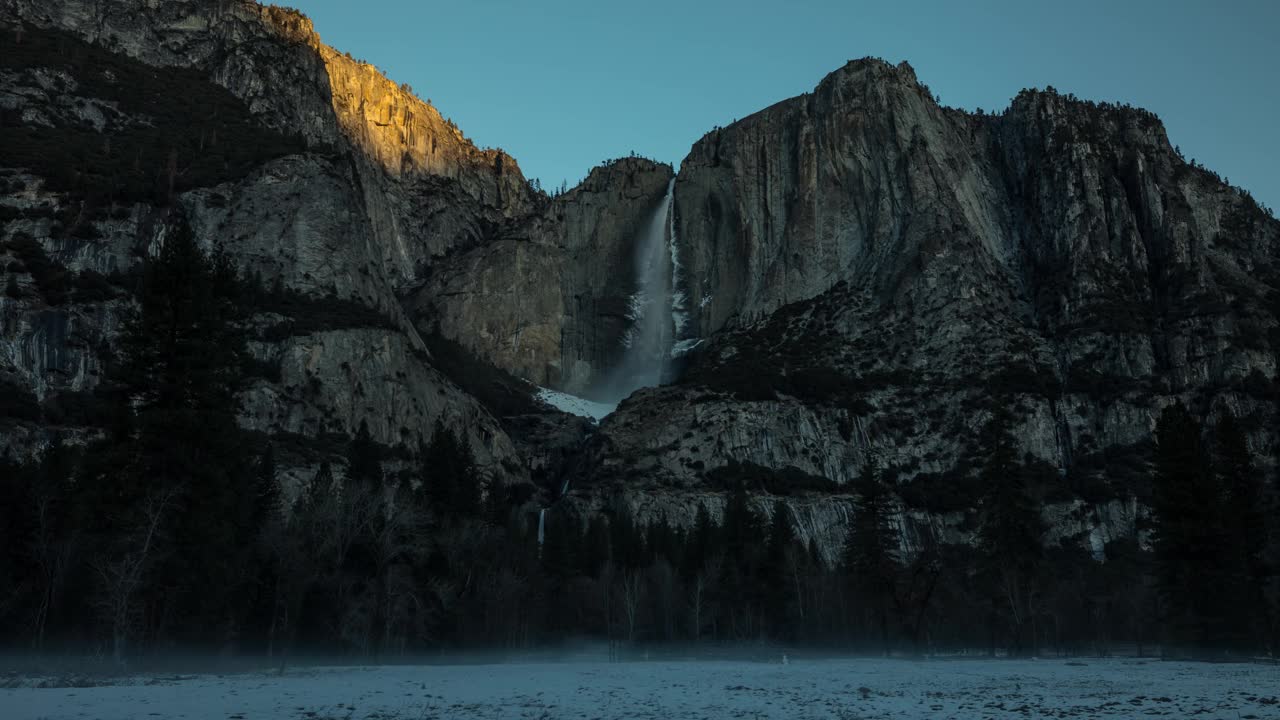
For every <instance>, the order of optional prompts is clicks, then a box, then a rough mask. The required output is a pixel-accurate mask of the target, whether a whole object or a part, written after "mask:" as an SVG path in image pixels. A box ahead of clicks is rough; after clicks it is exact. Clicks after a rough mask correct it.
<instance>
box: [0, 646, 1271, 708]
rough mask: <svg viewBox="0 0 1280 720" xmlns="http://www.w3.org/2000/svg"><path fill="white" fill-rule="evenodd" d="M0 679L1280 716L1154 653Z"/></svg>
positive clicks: (175, 698)
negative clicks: (1139, 656)
mask: <svg viewBox="0 0 1280 720" xmlns="http://www.w3.org/2000/svg"><path fill="white" fill-rule="evenodd" d="M31 682H32V681H31V680H29V679H28V680H25V681H20V680H17V679H16V678H12V677H11V678H9V679H8V684H9V685H19V687H9V688H7V689H0V717H3V718H5V720H37V719H47V720H55V719H59V718H92V719H98V720H125V719H129V720H132V719H133V718H148V717H160V718H186V719H187V720H215V719H216V720H228V719H230V720H254V719H257V718H298V719H301V720H328V719H330V718H333V719H342V720H364V719H368V720H418V719H422V720H427V719H431V718H438V719H440V720H445V719H448V720H455V719H456V720H472V719H475V720H481V719H483V720H505V719H507V718H531V719H546V720H555V719H560V718H565V719H569V718H575V719H576V718H581V719H588V720H589V719H594V718H599V719H601V720H605V719H608V718H653V719H655V720H657V719H664V720H665V719H667V718H689V719H693V718H699V719H701V718H708V719H717V718H747V719H753V718H833V719H836V720H845V719H850V720H851V719H853V718H859V719H864V718H865V719H871V718H1004V717H1019V718H1021V717H1051V718H1149V717H1153V716H1156V717H1158V716H1164V717H1171V718H1188V717H1197V718H1231V719H1232V720H1236V719H1237V718H1280V666H1275V665H1256V664H1255V665H1250V664H1203V663H1181V662H1160V661H1157V660H1145V661H1144V660H1131V659H1130V660H1096V659H1088V660H1072V661H1068V660H986V659H982V660H978V659H964V660H929V661H911V660H880V659H823V660H792V661H791V662H789V663H787V664H782V663H781V662H777V661H775V662H748V661H698V662H692V661H690V662H679V661H660V662H630V663H608V662H583V661H574V662H548V663H528V664H521V663H499V664H478V665H417V666H384V667H345V668H341V667H324V668H307V669H295V670H290V671H289V672H287V673H286V674H285V675H283V676H277V675H275V674H273V673H238V674H228V675H183V676H171V677H160V676H151V677H133V678H128V679H122V680H118V681H115V682H114V683H113V684H109V685H103V686H98V687H49V688H40V687H23V686H21V685H30V684H31Z"/></svg>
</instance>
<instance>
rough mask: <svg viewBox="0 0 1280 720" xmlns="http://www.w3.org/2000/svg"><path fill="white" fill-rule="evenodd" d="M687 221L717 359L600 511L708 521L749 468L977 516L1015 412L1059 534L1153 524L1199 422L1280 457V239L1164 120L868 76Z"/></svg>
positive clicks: (732, 175)
mask: <svg viewBox="0 0 1280 720" xmlns="http://www.w3.org/2000/svg"><path fill="white" fill-rule="evenodd" d="M676 213H677V228H678V229H677V234H678V236H679V239H680V250H681V259H682V262H683V265H684V271H685V279H686V283H687V287H685V288H684V291H685V292H686V294H687V295H688V297H689V300H690V302H689V303H688V308H689V311H690V313H691V316H692V325H693V326H694V327H695V328H696V331H697V333H699V334H700V335H701V336H702V338H703V340H704V341H703V343H702V344H701V345H700V346H699V347H698V349H697V350H696V351H695V352H694V353H693V354H692V355H691V356H690V358H689V366H688V369H687V370H686V372H685V375H684V377H683V378H682V380H681V381H680V382H679V383H677V384H676V385H675V386H671V387H664V388H658V389H652V390H648V391H643V392H641V393H638V394H637V395H636V396H633V398H632V399H631V400H630V401H628V402H626V403H624V404H623V405H622V406H621V407H620V409H619V411H618V413H616V414H615V415H614V416H611V417H610V418H609V419H608V420H607V421H606V422H605V423H604V425H603V427H602V430H601V432H600V434H599V436H598V437H597V438H596V439H595V440H594V442H593V449H592V450H591V451H590V452H589V453H588V454H589V455H590V457H589V459H584V461H583V466H582V468H581V470H580V473H579V478H580V480H579V482H578V484H577V487H578V488H579V492H582V493H588V494H589V493H591V492H595V493H597V494H598V495H600V496H601V497H614V496H615V495H618V494H621V495H623V496H626V497H629V498H631V500H630V502H632V503H634V504H635V505H636V506H637V511H638V512H640V513H641V514H642V515H648V516H653V517H657V516H659V515H663V514H665V515H668V516H672V517H687V516H688V515H689V512H688V511H687V509H686V508H687V506H688V505H689V503H690V502H691V500H690V499H689V497H688V496H689V494H690V493H694V494H695V495H696V493H698V492H700V491H705V490H706V488H707V487H708V482H709V478H711V477H712V476H713V475H714V473H715V471H716V470H717V468H724V467H726V466H728V465H729V464H730V463H731V462H739V463H741V462H746V463H751V464H754V465H757V466H760V467H762V468H767V469H770V470H771V471H773V472H777V473H786V472H791V471H798V472H800V473H803V474H804V475H806V476H812V477H817V478H824V479H826V480H829V481H832V482H833V483H834V484H835V486H836V487H839V486H840V485H843V484H845V483H847V482H848V481H849V480H850V479H851V478H852V477H853V476H854V475H855V474H856V473H857V471H858V470H859V469H860V468H861V466H862V464H863V463H864V461H865V459H866V457H867V456H868V455H869V454H870V453H875V454H876V455H878V456H879V457H880V458H881V460H882V461H883V462H885V463H886V464H888V465H889V466H890V467H891V468H893V469H894V470H895V472H896V473H897V476H898V482H899V490H900V494H901V496H902V498H903V501H904V506H905V508H906V509H907V510H925V511H933V512H935V514H936V513H939V512H941V511H942V510H944V509H948V508H946V507H944V505H946V503H943V502H942V501H941V500H940V498H942V497H945V496H948V495H951V494H954V493H955V492H956V491H957V489H961V488H967V489H962V490H960V494H961V495H962V496H966V497H967V498H968V500H969V502H970V504H971V503H972V502H973V501H974V500H975V499H976V497H977V493H978V491H979V490H980V488H975V487H974V486H973V484H972V483H973V476H974V471H975V470H976V468H977V466H978V465H979V464H980V463H981V457H980V455H979V451H978V448H977V446H976V436H977V430H978V428H980V427H981V426H982V424H983V423H984V422H985V419H986V417H987V416H988V413H987V411H988V408H989V404H990V402H991V399H992V398H993V397H994V396H1006V397H1008V398H1010V400H1011V402H1014V403H1016V405H1017V406H1018V409H1019V413H1018V414H1019V418H1020V420H1019V427H1018V431H1017V435H1018V437H1019V439H1020V442H1021V444H1022V446H1023V450H1024V451H1025V452H1026V453H1028V454H1029V457H1030V458H1031V459H1032V461H1033V462H1034V463H1036V464H1037V466H1038V467H1041V468H1043V470H1044V477H1045V481H1044V482H1043V483H1042V487H1039V488H1038V489H1037V492H1040V493H1041V494H1042V499H1043V500H1044V502H1045V503H1046V508H1047V509H1046V513H1047V514H1050V515H1054V516H1055V517H1057V516H1059V515H1061V516H1064V517H1065V513H1066V512H1067V510H1066V509H1067V508H1070V507H1072V506H1073V504H1074V503H1079V502H1080V501H1081V498H1082V497H1088V498H1089V500H1090V506H1091V507H1093V506H1095V505H1096V504H1097V503H1102V504H1105V503H1110V502H1116V503H1120V504H1121V505H1125V506H1126V507H1127V505H1126V503H1128V502H1130V501H1131V500H1132V499H1133V497H1134V494H1135V493H1138V494H1140V493H1141V487H1142V483H1143V481H1144V478H1145V470H1144V469H1143V468H1144V467H1145V462H1146V458H1147V456H1148V454H1149V451H1150V443H1151V430H1152V427H1153V425H1154V421H1155V417H1156V416H1157V415H1158V413H1159V411H1160V410H1161V408H1163V407H1164V406H1166V405H1167V404H1169V403H1172V402H1174V401H1175V400H1181V401H1184V402H1188V403H1190V404H1191V405H1192V406H1193V407H1195V408H1196V410H1197V412H1199V413H1201V414H1202V415H1204V416H1206V417H1208V418H1213V417H1216V416H1217V415H1219V414H1220V413H1221V412H1222V411H1226V410H1229V411H1231V412H1232V413H1233V414H1235V415H1236V416H1237V417H1244V418H1246V423H1248V424H1249V425H1250V426H1251V427H1254V428H1258V431H1257V432H1255V434H1254V436H1253V438H1252V442H1253V444H1254V446H1255V448H1256V450H1257V451H1259V455H1262V456H1268V455H1269V452H1265V451H1267V450H1268V449H1269V442H1270V441H1269V439H1268V438H1269V436H1268V435H1267V434H1266V433H1265V432H1263V431H1262V430H1261V428H1262V423H1263V421H1264V420H1265V419H1266V418H1267V417H1268V416H1269V413H1271V412H1272V411H1273V410H1272V407H1273V405H1272V397H1271V395H1270V393H1271V387H1272V383H1271V378H1272V377H1273V376H1274V374H1275V371H1276V367H1275V360H1274V345H1273V340H1272V339H1271V338H1272V337H1274V330H1275V328H1276V327H1277V318H1276V315H1275V310H1274V306H1273V304H1272V303H1271V301H1270V298H1271V297H1272V293H1273V292H1274V290H1275V289H1276V288H1277V287H1278V286H1280V276H1277V274H1276V269H1277V267H1276V265H1275V258H1276V255H1277V249H1278V248H1277V242H1280V223H1277V222H1276V221H1275V220H1274V218H1272V217H1270V216H1269V214H1268V213H1267V212H1265V211H1263V210H1262V209H1261V208H1259V206H1258V205H1257V204H1256V203H1254V202H1253V201H1252V199H1251V198H1249V197H1248V196H1247V194H1244V193H1242V192H1241V191H1240V190H1238V189H1235V188H1231V187H1228V186H1227V185H1225V184H1224V183H1223V182H1222V181H1221V180H1220V179H1218V178H1217V177H1216V176H1214V175H1212V174H1211V173H1209V172H1207V171H1205V170H1204V169H1202V168H1199V167H1197V166H1195V165H1194V164H1191V163H1188V162H1186V161H1185V160H1184V159H1183V158H1182V157H1181V156H1180V155H1179V154H1178V153H1177V151H1176V150H1175V149H1174V148H1173V147H1172V146H1171V145H1170V144H1169V141H1168V139H1167V138H1166V136H1165V132H1164V129H1163V127H1162V125H1161V124H1160V123H1159V121H1158V120H1157V119H1156V118H1155V117H1154V116H1153V115H1151V114H1150V113H1147V112H1144V111H1141V110H1137V109H1133V108H1128V107H1120V106H1111V105H1097V104H1094V103H1088V102H1083V101H1080V100H1077V99H1075V98H1073V97H1068V96H1063V95H1060V94H1058V93H1056V92H1053V91H1045V92H1033V91H1024V92H1023V93H1022V94H1020V95H1019V96H1018V97H1017V98H1016V99H1015V100H1014V101H1013V103H1012V105H1011V106H1010V108H1009V109H1008V110H1006V111H1005V112H1004V113H1002V114H999V115H974V114H969V113H964V112H960V111H956V110H952V109H948V108H943V107H940V106H939V105H938V104H937V103H936V102H935V101H934V100H933V98H932V95H931V93H930V92H929V90H928V89H927V88H926V87H924V86H923V85H921V84H920V83H919V82H918V80H917V79H916V77H915V75H914V72H913V71H912V70H911V69H910V68H909V67H908V66H906V65H905V64H904V65H900V66H897V67H894V66H891V65H888V64H886V63H883V62H880V61H876V60H864V61H856V62H852V63H850V64H849V65H847V66H846V67H844V68H842V69H841V70H838V71H836V72H835V73H833V74H831V75H830V76H828V77H827V78H826V79H824V80H823V81H822V83H820V84H819V86H818V87H817V89H816V90H815V91H814V92H813V93H811V94H808V95H804V96H801V97H798V98H794V99H792V100H788V101H785V102H783V103H779V104H778V105H775V106H773V107H771V108H768V109H766V110H764V111H762V112H760V113H757V114H755V115H753V116H750V117H748V118H746V119H744V120H741V121H739V122H737V123H735V124H734V125H731V126H729V127H727V128H723V129H719V130H715V131H713V132H711V133H709V134H708V135H707V136H705V137H704V138H703V139H702V140H700V141H699V142H698V143H696V144H695V145H694V147H693V150H692V151H691V153H690V155H689V157H688V158H686V159H685V161H684V163H683V164H682V166H681V169H680V174H679V176H678V179H677V182H676ZM593 482H594V483H598V484H599V487H598V488H597V489H595V490H594V491H592V490H589V489H588V487H589V485H590V484H591V483H593ZM667 488H672V490H667ZM598 502H600V503H603V501H598ZM615 502H616V500H615ZM788 502H792V500H788ZM806 502H808V501H802V502H797V514H801V513H802V512H804V510H803V506H804V504H805V503H806ZM1097 506H1098V507H1101V506H1102V505H1097ZM1053 507H1060V508H1063V509H1062V510H1061V511H1055V510H1052V509H1050V508H1053ZM951 509H963V504H962V506H961V507H957V508H951ZM1136 515H1137V514H1136V513H1135V512H1127V513H1104V512H1094V513H1093V514H1091V515H1090V514H1088V513H1086V516H1087V517H1089V518H1093V520H1092V523H1093V525H1092V526H1091V525H1090V524H1089V522H1084V523H1078V524H1077V526H1075V527H1074V530H1073V531H1072V532H1073V533H1075V534H1083V535H1085V536H1087V535H1089V534H1090V533H1095V532H1098V530H1097V526H1098V525H1099V524H1100V523H1107V522H1125V523H1129V526H1128V528H1127V529H1126V528H1115V527H1112V528H1108V529H1107V530H1106V531H1107V532H1112V533H1115V534H1120V533H1122V532H1125V531H1127V532H1132V531H1133V529H1134V526H1133V522H1134V521H1135V518H1136ZM939 517H942V515H939ZM956 522H959V519H957V520H956ZM908 534H909V533H908Z"/></svg>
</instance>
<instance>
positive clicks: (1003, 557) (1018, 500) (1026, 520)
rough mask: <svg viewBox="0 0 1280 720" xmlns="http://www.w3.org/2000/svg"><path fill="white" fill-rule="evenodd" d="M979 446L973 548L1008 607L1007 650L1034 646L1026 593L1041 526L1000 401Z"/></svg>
mask: <svg viewBox="0 0 1280 720" xmlns="http://www.w3.org/2000/svg"><path fill="white" fill-rule="evenodd" d="M983 447H984V450H985V451H986V453H987V461H986V463H985V464H984V465H983V468H982V471H981V473H980V476H979V477H980V479H981V481H982V485H983V496H982V501H981V505H980V507H979V531H978V542H979V548H980V550H981V552H982V555H983V558H984V560H985V564H986V571H987V573H988V575H989V577H990V579H991V582H992V586H991V589H990V590H991V593H992V597H993V598H994V599H997V602H999V603H1000V604H1003V605H1005V607H1006V610H1007V612H1008V620H1009V623H1010V631H1011V641H1012V644H1011V649H1012V651H1013V652H1014V653H1021V652H1023V651H1025V650H1028V649H1029V650H1032V651H1034V650H1035V646H1034V643H1035V642H1036V637H1035V636H1036V632H1035V616H1034V614H1033V613H1034V609H1033V607H1032V605H1033V603H1032V596H1033V594H1034V592H1035V581H1036V576H1037V573H1038V571H1039V566H1040V562H1041V560H1042V557H1043V548H1042V545H1041V538H1042V537H1043V535H1044V531H1045V527H1044V520H1043V519H1042V518H1041V516H1040V509H1039V507H1038V506H1037V504H1036V503H1035V501H1034V500H1033V499H1032V498H1031V496H1030V495H1029V494H1028V490H1027V484H1026V470H1025V468H1024V467H1023V465H1022V464H1021V463H1020V462H1019V461H1018V454H1017V441H1016V440H1015V439H1014V437H1013V415H1012V413H1011V412H1010V410H1009V408H1008V406H1007V405H1006V404H1005V403H1004V402H1003V400H998V401H997V402H996V404H995V406H994V407H993V409H992V414H991V419H990V420H989V421H988V423H987V425H986V427H985V429H984V432H983ZM1028 631H1030V637H1027V634H1028ZM1028 643H1030V644H1031V646H1030V647H1028Z"/></svg>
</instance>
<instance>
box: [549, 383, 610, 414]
mask: <svg viewBox="0 0 1280 720" xmlns="http://www.w3.org/2000/svg"><path fill="white" fill-rule="evenodd" d="M538 399H539V400H541V401H543V402H545V403H547V404H549V405H551V406H552V407H555V408H557V409H560V410H563V411H564V412H567V413H569V414H570V415H580V416H582V417H585V418H591V419H592V420H594V421H596V422H600V421H601V420H603V419H604V416H605V415H608V414H609V413H612V412H613V411H614V410H617V409H618V404H617V403H599V402H592V401H591V400H587V399H586V398H580V397H578V396H577V395H570V394H568V393H562V392H560V391H558V390H548V389H547V388H538Z"/></svg>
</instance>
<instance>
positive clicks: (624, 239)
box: [416, 158, 672, 393]
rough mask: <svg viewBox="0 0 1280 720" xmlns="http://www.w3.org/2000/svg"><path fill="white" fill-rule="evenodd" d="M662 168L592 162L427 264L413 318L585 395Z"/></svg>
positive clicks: (615, 318)
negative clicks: (560, 188) (571, 181)
mask: <svg viewBox="0 0 1280 720" xmlns="http://www.w3.org/2000/svg"><path fill="white" fill-rule="evenodd" d="M671 173H672V170H671V168H670V166H667V165H660V164H657V163H654V162H652V161H649V160H643V159H633V158H627V159H623V160H619V161H617V162H615V163H612V164H610V165H606V166H602V167H599V168H596V169H595V170H593V171H592V172H591V174H590V175H589V176H588V177H587V179H586V180H584V181H583V182H582V184H580V185H579V186H578V187H576V188H574V189H573V190H570V191H569V192H567V193H565V194H563V195H560V196H558V197H556V198H554V199H552V200H551V201H550V202H549V204H548V205H547V206H546V207H545V209H543V210H542V211H541V212H540V213H538V214H537V215H535V216H533V217H531V218H530V219H528V220H527V221H526V222H524V223H521V224H519V225H517V226H515V227H513V228H511V229H509V230H508V231H507V232H505V233H503V234H502V235H501V236H500V237H499V238H498V239H497V240H496V241H494V242H491V243H487V244H485V245H483V246H480V247H477V248H474V249H472V250H469V251H467V252H460V253H457V254H454V255H451V256H449V257H448V258H447V259H445V260H443V261H441V262H439V263H437V265H436V266H435V267H434V268H433V270H432V273H431V276H430V277H429V278H428V280H427V282H426V285H425V286H424V287H423V288H422V290H421V291H419V292H418V293H417V295H416V307H417V310H418V315H417V317H418V318H419V323H420V324H423V325H432V324H434V325H435V326H437V327H438V328H439V330H440V332H441V333H442V334H444V335H445V336H446V337H449V338H452V339H454V340H456V341H457V342H459V343H462V344H463V345H465V346H467V347H468V348H470V349H471V350H472V351H473V352H475V353H476V354H478V355H479V356H481V357H483V358H485V359H486V360H488V361H489V362H491V363H493V364H495V365H497V366H499V367H502V368H505V369H507V370H509V371H511V372H513V373H515V374H517V375H520V376H522V377H525V378H528V379H530V380H532V381H534V382H537V383H539V384H543V385H547V386H552V387H557V388H560V389H563V390H566V391H568V392H571V393H584V392H588V391H589V390H590V388H591V385H592V382H593V381H594V380H598V379H599V377H600V374H601V372H602V371H604V370H607V369H608V368H611V367H614V366H615V365H616V364H617V362H618V358H619V356H620V354H621V351H622V337H623V335H624V334H625V333H626V330H627V328H628V326H629V324H630V322H631V321H630V320H629V318H628V309H629V302H630V298H631V296H632V295H633V294H634V293H635V292H636V287H635V277H636V273H635V261H636V257H635V241H636V238H637V235H638V233H639V232H641V231H642V229H643V228H644V227H645V223H646V222H647V221H648V218H649V217H650V216H651V215H652V214H653V212H654V211H655V209H656V207H657V205H658V204H659V203H660V202H661V200H662V198H663V195H664V194H665V191H666V187H667V182H668V180H670V178H671Z"/></svg>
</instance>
